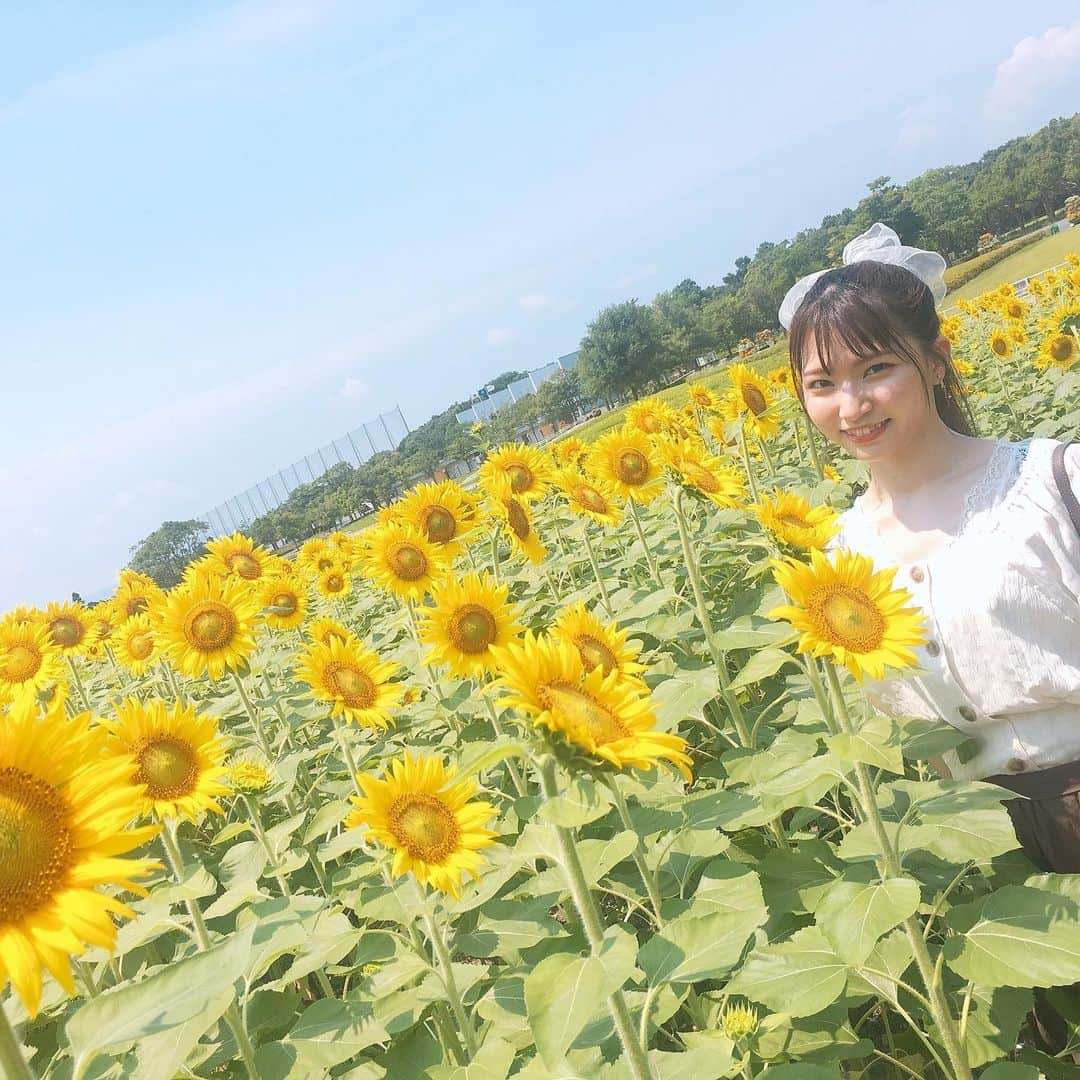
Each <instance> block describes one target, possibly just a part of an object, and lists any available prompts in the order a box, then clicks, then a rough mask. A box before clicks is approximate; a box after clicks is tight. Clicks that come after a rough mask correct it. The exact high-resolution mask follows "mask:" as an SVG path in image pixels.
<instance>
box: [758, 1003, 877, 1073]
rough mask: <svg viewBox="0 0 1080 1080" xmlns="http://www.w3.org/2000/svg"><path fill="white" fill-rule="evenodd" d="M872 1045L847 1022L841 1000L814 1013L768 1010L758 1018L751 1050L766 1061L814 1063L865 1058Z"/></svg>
mask: <svg viewBox="0 0 1080 1080" xmlns="http://www.w3.org/2000/svg"><path fill="white" fill-rule="evenodd" d="M872 1047H873V1043H871V1042H870V1040H869V1039H860V1038H859V1037H858V1035H856V1034H855V1032H854V1031H853V1030H852V1027H851V1024H850V1023H849V1022H848V1010H847V1007H846V1005H845V1002H844V1001H838V1002H836V1003H835V1004H833V1005H830V1006H829V1007H828V1008H827V1009H823V1010H822V1011H821V1012H820V1013H818V1014H817V1015H816V1016H800V1017H791V1016H788V1015H786V1014H785V1013H770V1014H768V1015H767V1016H763V1017H762V1018H761V1021H760V1023H759V1024H758V1029H757V1031H756V1032H755V1035H754V1052H755V1053H756V1054H757V1055H758V1056H759V1057H762V1058H764V1059H765V1060H766V1061H768V1060H772V1059H776V1058H782V1059H783V1058H787V1059H794V1060H796V1061H801V1062H806V1063H808V1064H814V1063H815V1062H816V1063H818V1064H820V1063H823V1062H831V1061H844V1060H847V1059H850V1058H857V1057H865V1056H866V1055H867V1054H868V1053H869V1052H870V1050H871V1048H872Z"/></svg>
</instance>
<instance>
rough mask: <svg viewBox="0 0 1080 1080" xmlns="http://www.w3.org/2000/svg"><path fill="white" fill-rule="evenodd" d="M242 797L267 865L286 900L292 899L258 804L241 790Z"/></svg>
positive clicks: (290, 890)
mask: <svg viewBox="0 0 1080 1080" xmlns="http://www.w3.org/2000/svg"><path fill="white" fill-rule="evenodd" d="M240 799H241V800H242V802H243V804H244V807H245V808H246V809H247V812H248V817H249V819H250V820H251V827H252V829H254V830H255V836H256V837H257V838H258V841H259V843H260V844H261V845H262V849H263V851H264V852H265V853H266V862H267V865H268V866H269V867H270V873H271V874H273V876H274V880H275V881H276V882H277V883H278V888H279V889H280V890H281V895H282V896H284V897H285V899H286V900H291V899H292V896H293V894H292V889H290V888H289V883H288V881H286V880H285V878H284V876H283V875H282V873H281V868H280V867H279V866H278V861H277V856H276V855H275V854H274V849H273V848H272V847H271V846H270V837H268V836H267V835H266V830H265V829H264V828H263V823H262V816H261V815H260V813H259V807H258V804H257V803H256V802H255V800H254V799H253V798H252V797H251V796H250V795H249V794H248V793H247V792H241V794H240Z"/></svg>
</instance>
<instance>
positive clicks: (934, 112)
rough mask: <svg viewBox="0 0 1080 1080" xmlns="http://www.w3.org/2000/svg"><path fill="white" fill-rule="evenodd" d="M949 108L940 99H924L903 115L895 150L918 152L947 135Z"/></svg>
mask: <svg viewBox="0 0 1080 1080" xmlns="http://www.w3.org/2000/svg"><path fill="white" fill-rule="evenodd" d="M947 111H948V109H947V106H946V105H945V103H944V102H943V101H941V100H940V99H939V98H924V99H923V100H922V101H917V102H915V103H914V104H912V105H908V106H907V107H906V108H905V109H904V110H903V111H902V112H901V113H900V118H899V127H898V130H897V133H896V141H895V142H894V143H893V149H894V150H916V149H918V148H919V147H921V146H925V145H926V144H927V143H932V142H936V141H937V140H938V139H940V138H941V137H942V135H944V134H945V131H946V127H947V123H946V117H947Z"/></svg>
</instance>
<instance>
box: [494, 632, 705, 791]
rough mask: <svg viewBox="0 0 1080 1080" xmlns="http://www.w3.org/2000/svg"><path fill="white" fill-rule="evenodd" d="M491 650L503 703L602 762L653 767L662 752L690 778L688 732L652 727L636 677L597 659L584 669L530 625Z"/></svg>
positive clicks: (565, 645) (571, 651)
mask: <svg viewBox="0 0 1080 1080" xmlns="http://www.w3.org/2000/svg"><path fill="white" fill-rule="evenodd" d="M495 651H496V654H497V655H496V661H497V663H498V667H499V671H500V673H501V674H500V679H499V683H500V685H501V687H502V688H503V689H505V690H506V691H507V695H506V697H504V698H503V699H502V700H501V701H500V702H499V704H500V705H501V706H505V707H510V708H514V709H518V710H519V711H521V712H523V713H525V714H526V715H528V716H530V717H531V718H532V721H533V723H534V724H535V725H537V726H538V727H543V728H547V729H549V730H550V731H552V732H553V733H558V734H560V735H562V736H563V737H564V738H565V739H567V740H568V741H569V742H570V743H571V744H572V745H573V746H574V747H576V748H577V749H579V750H581V751H584V752H585V753H586V754H588V755H590V756H591V757H592V758H593V759H599V761H600V763H605V762H606V763H607V764H609V765H613V766H614V767H615V768H617V769H625V768H627V767H630V768H635V769H652V768H653V767H654V766H655V765H656V763H657V762H658V761H660V760H662V759H666V760H667V761H670V762H671V763H672V764H673V765H674V766H675V767H676V768H677V769H678V770H679V772H681V773H682V774H683V776H684V777H686V779H687V781H689V780H690V779H691V776H690V757H689V755H688V754H687V752H686V740H685V739H683V738H681V737H680V736H678V735H671V734H668V733H666V732H660V731H656V730H654V729H655V727H656V716H655V714H654V713H653V711H652V707H651V705H650V702H649V699H648V697H647V696H645V695H644V694H643V693H642V684H641V683H640V682H639V681H638V680H636V679H635V680H631V679H625V678H623V676H622V675H621V673H620V672H618V671H611V672H609V673H608V674H607V675H605V674H604V671H603V668H602V667H595V668H593V669H592V670H591V671H590V670H589V669H588V668H587V667H586V666H585V663H584V662H583V661H582V659H581V654H580V653H579V652H578V650H577V648H576V647H575V646H573V645H571V644H570V643H569V642H568V641H565V640H563V639H559V638H537V637H535V636H534V635H533V634H532V633H531V632H529V633H527V634H526V635H525V637H524V638H523V639H522V640H520V641H512V642H511V643H510V644H509V645H506V646H503V647H502V648H499V649H496V650H495Z"/></svg>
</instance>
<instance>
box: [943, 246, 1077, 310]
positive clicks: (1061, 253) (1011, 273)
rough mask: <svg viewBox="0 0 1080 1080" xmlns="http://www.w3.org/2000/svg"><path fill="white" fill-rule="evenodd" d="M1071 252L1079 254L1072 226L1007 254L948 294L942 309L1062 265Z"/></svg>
mask: <svg viewBox="0 0 1080 1080" xmlns="http://www.w3.org/2000/svg"><path fill="white" fill-rule="evenodd" d="M1070 252H1075V253H1077V254H1080V227H1077V226H1073V228H1071V229H1066V230H1065V231H1064V232H1059V233H1057V234H1056V235H1054V236H1047V237H1046V238H1045V239H1044V240H1040V241H1039V242H1038V243H1037V244H1032V245H1031V246H1030V247H1026V248H1024V249H1023V250H1022V251H1018V252H1017V253H1016V254H1015V255H1010V256H1009V257H1008V258H1007V259H1002V260H1001V262H999V263H995V264H994V265H993V266H991V267H990V268H989V269H988V270H984V271H983V272H982V273H981V274H980V275H979V276H978V277H975V278H972V279H971V280H970V281H969V282H968V283H967V284H966V285H963V286H961V287H960V288H959V289H957V290H956V292H950V293H949V295H948V296H946V297H945V310H948V308H949V307H950V306H952V305H954V304H955V303H956V301H957V300H970V299H971V298H972V297H973V296H978V295H979V293H984V292H986V291H987V289H992V288H994V287H995V286H996V285H1000V284H1001V283H1002V282H1003V281H1019V280H1020V279H1021V278H1026V277H1031V275H1032V274H1037V273H1038V272H1039V271H1040V270H1048V269H1049V268H1050V267H1051V266H1055V265H1056V264H1057V263H1060V262H1064V261H1065V256H1066V255H1068V254H1069V253H1070Z"/></svg>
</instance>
